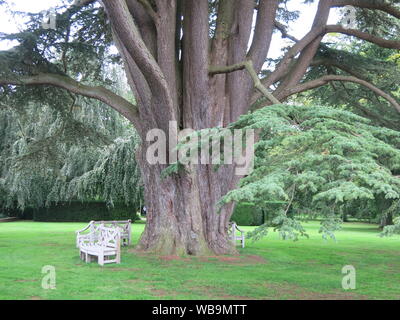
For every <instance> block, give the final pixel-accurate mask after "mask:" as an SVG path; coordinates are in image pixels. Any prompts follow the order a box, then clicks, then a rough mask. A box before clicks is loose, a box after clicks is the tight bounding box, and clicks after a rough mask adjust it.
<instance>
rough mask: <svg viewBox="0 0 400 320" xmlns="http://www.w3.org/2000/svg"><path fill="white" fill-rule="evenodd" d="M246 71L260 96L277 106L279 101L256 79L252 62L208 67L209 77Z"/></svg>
mask: <svg viewBox="0 0 400 320" xmlns="http://www.w3.org/2000/svg"><path fill="white" fill-rule="evenodd" d="M243 69H246V71H247V72H248V73H249V75H250V77H251V79H252V80H253V82H254V87H255V88H256V89H257V90H258V91H259V92H260V93H261V94H262V95H264V96H265V97H266V98H267V99H268V100H270V101H271V102H272V103H273V104H279V103H280V101H279V100H278V99H277V98H275V97H274V95H273V94H272V93H271V92H269V91H268V89H267V88H266V87H264V85H263V84H262V83H261V80H260V78H259V77H258V75H257V73H256V71H255V69H254V66H253V62H252V61H251V60H247V61H244V62H240V63H236V64H233V65H230V66H210V67H209V69H208V70H209V74H210V75H216V74H221V73H231V72H234V71H239V70H243Z"/></svg>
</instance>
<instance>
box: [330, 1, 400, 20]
mask: <svg viewBox="0 0 400 320" xmlns="http://www.w3.org/2000/svg"><path fill="white" fill-rule="evenodd" d="M347 5H349V6H354V7H358V8H365V9H375V10H380V11H383V12H386V13H388V14H390V15H392V16H393V17H396V18H398V19H400V10H399V9H398V8H396V7H394V6H392V5H391V4H390V1H385V0H333V1H332V7H343V6H347Z"/></svg>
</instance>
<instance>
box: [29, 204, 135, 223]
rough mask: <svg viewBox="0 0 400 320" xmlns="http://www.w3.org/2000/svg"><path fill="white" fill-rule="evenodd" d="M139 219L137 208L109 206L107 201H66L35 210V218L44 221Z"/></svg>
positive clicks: (122, 205) (118, 205)
mask: <svg viewBox="0 0 400 320" xmlns="http://www.w3.org/2000/svg"><path fill="white" fill-rule="evenodd" d="M127 219H131V220H132V221H135V220H138V219H139V217H138V215H137V213H136V208H129V207H127V206H125V205H124V204H118V203H116V204H114V207H110V208H108V207H107V205H106V203H105V202H95V201H93V202H78V201H76V202H66V203H58V204H57V205H52V206H50V207H48V208H40V209H37V210H33V220H34V221H43V222H87V221H91V220H127Z"/></svg>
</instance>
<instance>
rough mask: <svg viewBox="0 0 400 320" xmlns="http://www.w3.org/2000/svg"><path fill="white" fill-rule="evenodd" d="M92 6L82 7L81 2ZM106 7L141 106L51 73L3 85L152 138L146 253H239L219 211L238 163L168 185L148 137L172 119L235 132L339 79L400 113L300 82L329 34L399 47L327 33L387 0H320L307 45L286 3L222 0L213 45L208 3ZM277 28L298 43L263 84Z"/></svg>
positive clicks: (154, 0) (150, 1) (133, 2)
mask: <svg viewBox="0 0 400 320" xmlns="http://www.w3.org/2000/svg"><path fill="white" fill-rule="evenodd" d="M92 2H94V1H81V5H82V6H84V5H86V4H88V3H92ZM102 3H103V5H104V8H105V10H106V13H107V15H108V19H109V21H110V24H111V28H112V32H113V37H114V40H115V44H116V45H117V47H118V49H119V52H120V54H121V56H122V58H123V61H124V65H125V72H126V75H127V79H128V82H129V85H130V87H131V89H132V92H133V93H134V95H135V98H136V106H134V105H132V104H130V103H129V102H127V101H126V100H124V99H123V98H121V97H116V96H115V95H114V94H113V93H111V92H109V91H107V90H106V89H104V88H102V87H90V86H85V85H82V84H79V83H77V82H76V81H74V80H72V79H69V78H68V77H61V76H57V77H55V76H52V75H46V74H42V75H36V76H26V77H20V78H19V79H18V80H15V79H12V80H11V79H0V85H7V84H14V85H18V84H27V85H38V84H52V85H55V86H58V87H61V88H64V89H66V90H70V91H72V92H75V93H77V94H81V95H84V96H87V97H92V98H95V99H99V100H101V101H104V102H105V103H107V104H108V105H110V106H111V107H112V108H114V109H115V110H117V111H118V112H120V113H121V114H123V115H124V116H125V117H126V118H127V119H129V120H130V121H131V122H132V123H133V125H134V126H135V128H136V130H137V131H138V133H139V135H140V136H141V138H142V140H143V144H142V146H141V149H140V150H139V151H138V152H137V155H136V156H137V160H138V163H139V165H140V168H141V171H142V176H143V180H144V186H145V200H146V207H147V208H148V209H147V223H146V228H145V230H144V233H143V234H142V236H141V239H140V241H139V244H138V246H137V248H138V249H139V250H143V251H146V252H155V253H159V254H192V255H208V254H227V253H233V252H235V248H234V246H233V245H232V243H230V242H229V240H228V236H227V226H228V222H229V220H230V217H231V215H232V209H233V204H228V205H226V206H224V207H223V208H222V210H221V211H220V213H218V214H217V207H216V206H217V202H218V200H219V199H220V198H221V197H222V196H223V195H225V194H226V193H227V192H228V191H229V190H231V189H232V188H234V187H235V186H236V184H237V182H238V181H239V179H240V177H239V176H236V175H235V174H234V169H235V168H234V166H233V165H224V166H222V167H220V169H219V170H218V171H215V170H214V169H213V168H212V167H211V166H210V165H197V166H192V167H190V168H187V170H186V171H185V172H180V173H179V174H173V175H171V176H168V177H166V178H164V179H162V178H161V172H162V170H163V169H165V167H166V165H161V164H155V165H150V164H149V163H148V161H147V159H146V148H147V147H148V144H149V143H148V142H146V134H147V132H148V131H149V130H151V129H154V128H158V129H161V130H163V131H164V132H166V133H167V132H168V129H169V121H176V122H177V123H178V131H179V130H180V129H183V128H192V129H195V130H197V129H203V128H211V127H215V126H226V125H227V124H229V123H231V122H233V121H235V120H237V119H238V117H239V116H240V115H242V114H244V113H246V112H247V111H248V110H249V108H250V105H251V104H252V103H253V102H254V101H255V100H256V99H257V98H259V97H261V96H262V95H264V96H265V97H267V98H268V99H269V101H270V103H271V104H272V103H277V102H278V100H284V99H286V98H287V97H289V96H290V95H292V94H294V93H297V92H301V91H305V90H309V89H312V88H315V87H317V86H320V85H324V84H326V83H328V82H330V81H351V82H353V83H358V84H361V85H364V86H367V87H369V88H370V89H372V90H374V91H375V92H377V93H378V94H379V95H381V96H382V97H383V98H385V99H386V100H388V101H389V102H390V103H392V105H394V106H395V107H396V108H398V107H399V104H398V102H397V101H396V99H395V98H393V97H391V96H390V95H389V94H385V93H384V92H383V91H381V90H380V89H378V88H376V87H375V86H374V85H373V84H371V83H368V82H366V81H363V80H361V79H358V78H356V77H355V76H354V75H352V76H351V77H345V76H342V77H334V76H326V77H324V78H321V79H317V80H314V81H313V82H310V83H307V82H306V83H300V82H301V79H302V78H303V76H304V74H305V73H306V71H307V68H308V67H309V66H310V65H311V64H312V62H313V58H314V56H315V53H316V52H317V49H318V47H319V45H320V42H321V40H322V38H323V36H324V35H325V34H326V33H327V32H333V31H335V32H342V33H346V34H348V35H350V36H355V37H359V38H361V39H363V40H366V41H371V42H373V43H375V44H377V45H382V46H384V47H390V48H399V46H400V43H399V42H398V41H387V40H384V39H380V38H378V37H375V36H372V35H368V34H365V33H363V32H358V31H356V30H343V29H342V28H340V27H336V26H328V27H327V26H326V23H327V19H328V15H329V10H330V8H331V7H340V6H345V5H354V6H359V7H363V8H368V9H377V10H381V11H383V12H386V13H388V14H391V15H393V16H395V17H399V10H398V9H396V8H394V7H392V6H390V5H388V4H387V3H386V2H385V1H383V0H382V1H377V0H363V1H361V0H320V1H319V6H318V11H317V13H316V16H315V19H314V23H313V27H312V29H311V30H310V32H309V33H308V34H307V35H306V36H304V37H303V38H302V39H299V40H297V39H295V38H294V37H291V36H290V35H288V34H287V32H286V30H285V28H284V27H283V26H282V25H281V24H280V23H279V22H277V21H276V16H277V7H278V4H279V0H259V1H253V0H219V1H217V2H216V3H217V21H216V22H217V23H216V30H215V32H214V35H213V38H212V39H210V28H209V1H207V0H103V1H102ZM255 12H256V13H257V18H256V21H255V26H254V34H253V36H252V25H253V16H254V13H255ZM274 28H277V29H278V30H280V31H281V32H282V34H283V35H284V36H286V37H288V38H289V39H292V40H293V41H295V44H294V45H293V47H292V48H291V49H290V50H288V52H287V53H286V55H285V56H284V57H283V59H282V60H281V62H280V63H279V64H278V65H277V67H276V70H275V71H274V72H272V73H271V74H270V75H269V76H268V77H266V78H265V79H263V80H262V81H261V82H260V81H259V79H258V78H257V75H258V74H259V73H260V71H261V68H262V65H263V63H264V62H265V60H266V57H267V55H268V50H269V47H270V43H271V39H272V33H273V30H274ZM251 36H252V37H251ZM250 39H251V40H252V41H251V43H250V44H249V40H250ZM296 57H298V58H296ZM272 85H275V88H276V90H275V91H274V92H272V94H271V93H270V92H269V91H268V90H269V88H270V87H271V86H272ZM167 136H168V135H167ZM168 143H169V144H172V141H169V142H168ZM168 149H169V146H168V147H167V150H168ZM167 158H168V159H169V160H170V161H171V162H174V160H176V159H174V157H173V156H172V154H168V155H167Z"/></svg>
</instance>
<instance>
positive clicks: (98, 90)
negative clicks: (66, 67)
mask: <svg viewBox="0 0 400 320" xmlns="http://www.w3.org/2000/svg"><path fill="white" fill-rule="evenodd" d="M0 85H2V86H4V85H16V86H19V85H51V86H55V87H59V88H62V89H65V90H68V91H69V92H72V93H76V94H79V95H82V96H85V97H88V98H94V99H97V100H100V101H102V102H104V103H106V104H107V105H109V106H110V107H112V108H113V109H114V110H116V111H118V112H119V113H120V114H122V115H123V116H124V117H126V118H127V119H128V120H130V121H132V122H133V123H134V124H137V122H138V116H139V113H138V110H137V107H136V105H134V104H132V103H130V102H129V101H127V100H125V99H124V98H122V97H121V96H119V95H117V94H115V93H114V92H112V91H110V90H108V89H106V88H104V87H102V86H95V87H93V86H88V85H84V84H81V83H79V82H77V81H75V80H73V79H71V78H69V77H67V76H62V75H58V74H51V73H39V74H37V75H33V76H20V77H18V78H0Z"/></svg>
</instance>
